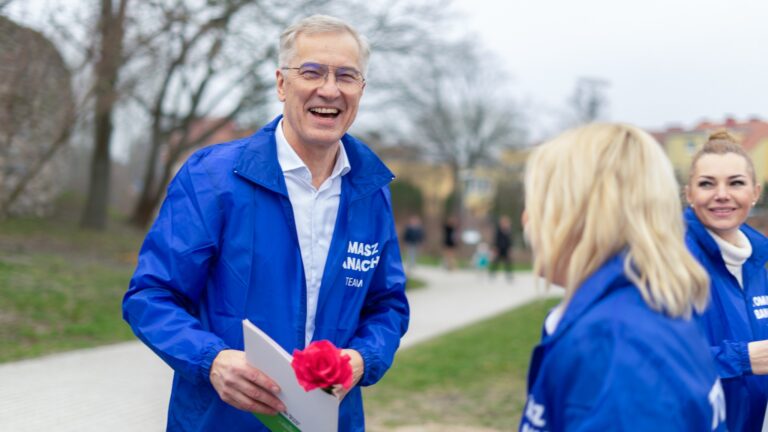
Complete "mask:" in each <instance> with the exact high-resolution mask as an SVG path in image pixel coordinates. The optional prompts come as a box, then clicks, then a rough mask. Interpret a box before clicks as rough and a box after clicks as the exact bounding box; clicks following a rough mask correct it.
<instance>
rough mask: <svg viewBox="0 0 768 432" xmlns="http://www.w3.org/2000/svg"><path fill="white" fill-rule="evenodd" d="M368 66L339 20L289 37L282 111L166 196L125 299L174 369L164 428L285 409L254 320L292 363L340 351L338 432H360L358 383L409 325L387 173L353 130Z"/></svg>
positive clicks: (133, 320) (229, 423) (357, 40)
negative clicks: (261, 365)
mask: <svg viewBox="0 0 768 432" xmlns="http://www.w3.org/2000/svg"><path fill="white" fill-rule="evenodd" d="M369 54H370V48H369V45H368V43H367V42H366V40H365V39H364V38H363V37H362V36H361V35H359V34H358V33H357V32H356V31H355V30H354V29H353V28H352V27H350V26H349V25H348V24H346V23H344V22H343V21H340V20H338V19H336V18H333V17H328V16H321V15H316V16H312V17H309V18H306V19H304V20H302V21H300V22H298V23H296V24H294V25H292V26H291V27H289V28H287V29H286V30H285V31H284V32H283V34H282V35H281V37H280V55H279V68H278V69H277V71H276V78H277V95H278V97H279V99H280V101H282V102H283V103H284V108H283V115H282V116H278V117H277V118H276V119H275V120H273V121H272V122H271V123H269V124H268V125H266V126H264V127H263V128H262V129H261V130H260V131H258V132H257V133H256V134H254V135H253V136H251V137H249V138H246V139H242V140H238V141H234V142H230V143H225V144H220V145H217V146H211V147H207V148H205V149H203V150H200V151H198V152H197V153H195V154H194V155H193V156H192V157H191V158H190V159H189V160H188V161H187V163H186V164H185V165H184V166H183V167H182V168H181V170H180V171H179V173H178V174H177V175H176V178H175V179H174V180H173V182H172V183H171V185H170V186H169V188H168V196H167V198H166V200H165V202H164V203H163V206H162V209H161V210H160V214H159V215H158V218H157V220H156V221H155V223H154V225H153V227H152V228H151V230H150V232H149V233H148V234H147V238H146V240H145V242H144V245H143V247H142V250H141V252H140V254H139V260H138V266H137V269H136V272H135V274H134V276H133V278H132V280H131V283H130V287H129V289H128V292H127V293H126V295H125V298H124V299H123V315H124V317H125V319H126V320H127V321H128V323H129V324H130V325H131V327H132V328H133V330H134V332H135V333H136V335H137V336H138V337H139V338H140V339H141V340H142V341H144V342H145V343H146V344H147V345H149V346H150V347H151V348H152V350H153V351H155V352H156V353H158V355H159V356H160V357H162V358H163V360H165V361H166V362H167V363H168V364H169V365H170V366H171V367H172V368H173V369H174V371H175V377H174V381H173V390H172V394H171V401H170V407H169V411H168V430H173V431H188V430H189V431H191V430H195V431H213V430H216V431H218V430H249V431H251V430H253V431H261V430H267V429H266V428H265V427H264V426H263V425H261V423H259V421H258V420H257V419H256V417H255V416H253V415H252V414H251V413H252V412H258V413H264V414H274V413H277V412H278V411H282V410H283V409H284V406H283V405H282V402H281V401H280V400H279V397H278V395H279V387H278V386H277V384H276V383H275V382H274V381H273V380H272V379H270V377H268V376H266V375H265V374H264V373H262V372H261V371H260V370H259V369H257V368H254V367H252V366H250V365H248V364H247V362H246V360H245V354H244V352H243V351H242V350H243V335H242V327H241V321H242V320H243V319H245V318H247V319H249V320H250V321H251V322H253V323H254V324H256V325H257V326H258V327H260V328H261V329H262V330H264V331H265V332H266V333H267V334H269V335H270V336H271V337H272V338H273V339H274V340H275V341H277V342H278V343H279V344H280V345H281V346H282V347H283V348H285V349H286V350H287V351H288V352H292V351H293V349H295V348H298V349H301V348H304V347H305V346H306V345H308V344H309V343H310V342H311V341H313V340H321V339H327V340H330V341H331V342H333V343H334V344H335V345H336V346H338V347H341V348H343V350H344V353H346V354H348V355H349V357H350V359H351V360H350V362H351V364H352V367H353V372H354V385H353V387H352V389H351V390H350V391H349V394H346V392H345V391H344V390H342V389H337V395H338V396H339V397H340V398H343V401H342V403H341V408H340V414H339V430H340V431H363V430H365V424H364V416H363V406H362V396H361V392H360V386H364V385H371V384H374V383H375V382H377V381H378V380H379V379H381V377H382V375H383V374H384V373H385V372H386V371H387V369H389V367H390V366H391V364H392V360H393V358H394V354H395V351H396V350H397V348H398V346H399V344H400V338H401V337H402V335H403V334H404V333H405V331H406V329H407V327H408V316H409V309H408V303H407V301H406V298H405V294H404V285H405V275H404V273H403V268H402V262H401V259H400V253H399V247H398V242H397V236H396V234H395V228H394V222H393V217H392V208H391V201H390V195H389V186H388V184H389V182H390V181H391V180H392V179H393V176H392V173H391V172H390V171H389V170H388V169H387V168H386V167H385V166H384V164H383V163H382V162H381V161H380V160H379V159H378V158H377V157H376V156H375V155H374V154H373V153H372V152H371V151H370V150H369V149H368V147H366V146H365V145H364V144H363V143H362V142H360V141H358V140H357V139H355V138H353V137H352V136H350V135H347V133H346V132H347V130H348V129H349V127H350V126H351V125H352V123H353V122H354V120H355V116H356V115H357V110H358V106H359V103H360V98H361V97H362V95H363V91H364V89H365V85H366V82H365V71H366V66H367V63H368V57H369ZM350 263H352V264H350Z"/></svg>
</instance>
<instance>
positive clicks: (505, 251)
mask: <svg viewBox="0 0 768 432" xmlns="http://www.w3.org/2000/svg"><path fill="white" fill-rule="evenodd" d="M501 263H503V264H504V273H505V274H506V276H507V280H512V222H511V221H510V219H509V216H506V215H504V216H501V217H500V218H499V223H498V224H497V225H496V234H495V236H494V239H493V261H492V262H491V266H490V272H491V276H495V274H496V270H498V268H499V264H501Z"/></svg>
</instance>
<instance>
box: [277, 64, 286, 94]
mask: <svg viewBox="0 0 768 432" xmlns="http://www.w3.org/2000/svg"><path fill="white" fill-rule="evenodd" d="M275 79H276V82H277V98H278V99H279V100H280V102H285V75H283V71H281V70H280V69H278V70H276V71H275Z"/></svg>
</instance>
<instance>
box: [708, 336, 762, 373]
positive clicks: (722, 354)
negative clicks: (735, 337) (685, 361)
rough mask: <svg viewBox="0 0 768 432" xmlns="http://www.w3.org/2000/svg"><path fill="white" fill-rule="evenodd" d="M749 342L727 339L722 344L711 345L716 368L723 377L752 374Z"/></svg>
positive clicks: (710, 348)
mask: <svg viewBox="0 0 768 432" xmlns="http://www.w3.org/2000/svg"><path fill="white" fill-rule="evenodd" d="M748 343H749V342H743V341H730V340H725V341H722V342H721V343H720V345H716V346H710V347H709V350H710V352H711V353H712V358H713V359H715V368H716V369H717V374H718V375H720V377H721V378H734V377H738V376H742V375H752V362H751V361H750V360H749V348H748V347H747V344H748Z"/></svg>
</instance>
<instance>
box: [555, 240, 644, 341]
mask: <svg viewBox="0 0 768 432" xmlns="http://www.w3.org/2000/svg"><path fill="white" fill-rule="evenodd" d="M625 259H626V254H625V253H619V254H617V255H614V256H613V257H612V258H610V259H608V261H606V262H605V263H604V264H603V265H602V266H600V268H598V269H597V270H596V271H595V272H594V273H592V275H590V276H589V277H588V278H587V279H586V280H585V281H584V282H582V284H581V285H580V286H579V288H578V289H577V290H576V292H575V293H574V294H573V297H572V298H571V301H570V302H569V303H568V305H567V307H566V309H565V312H564V314H563V318H562V319H561V320H560V323H559V324H558V325H557V328H556V329H555V332H554V333H552V334H550V335H546V336H544V338H543V340H542V345H545V344H550V343H552V342H554V341H555V340H557V339H558V338H560V336H562V335H563V334H565V333H566V332H567V331H568V329H569V328H570V327H571V326H573V324H574V323H576V322H577V321H578V320H579V318H581V317H582V316H583V315H584V314H586V313H587V312H588V311H589V310H590V309H592V307H593V306H595V305H596V304H597V303H599V302H600V301H601V300H602V299H603V298H604V297H605V296H606V295H608V293H610V292H611V291H613V290H614V289H615V288H617V287H619V286H622V285H628V284H631V282H630V281H629V279H627V277H626V276H625V274H624V261H625Z"/></svg>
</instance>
